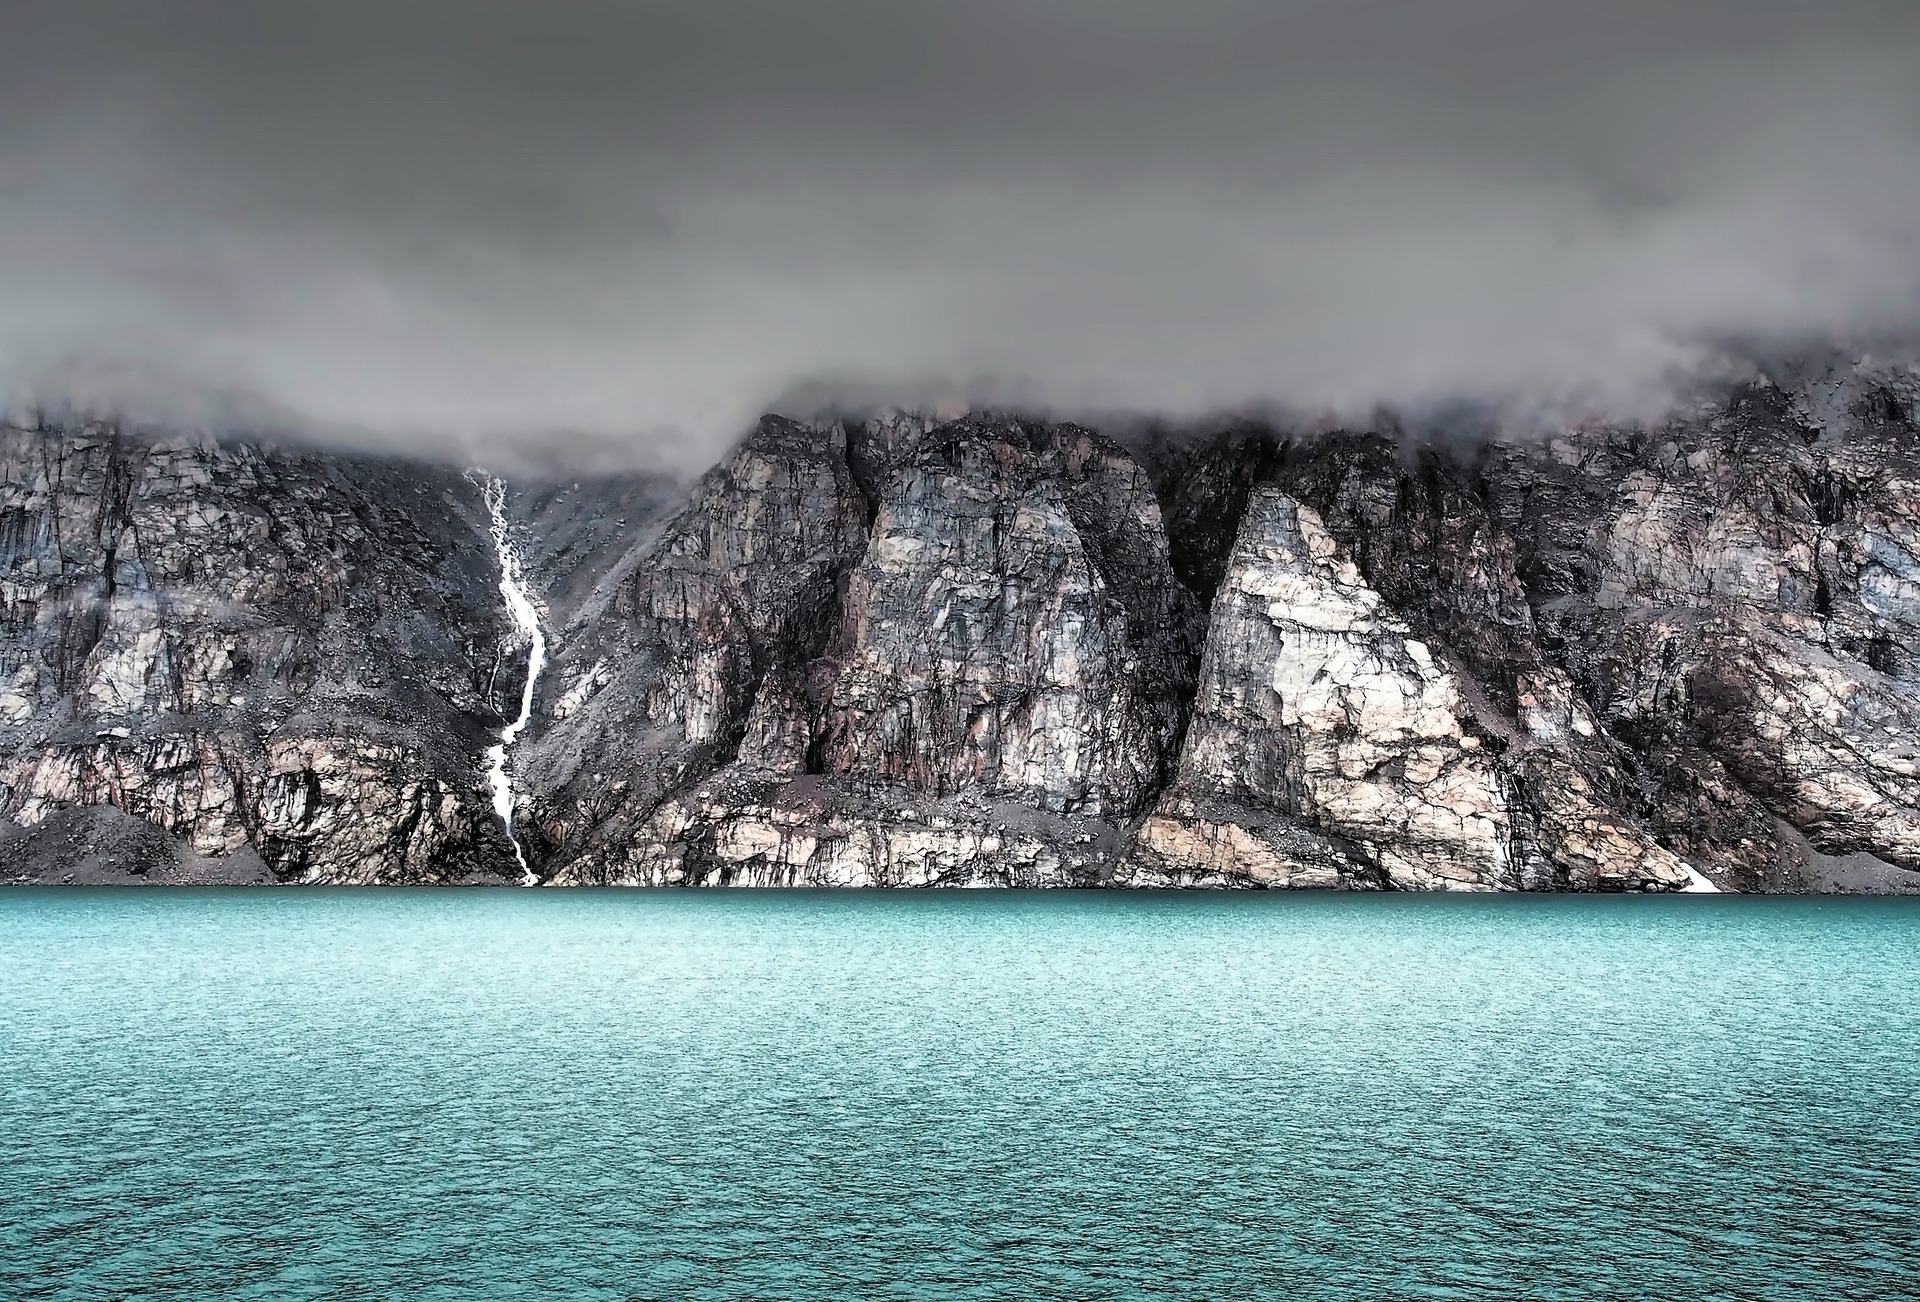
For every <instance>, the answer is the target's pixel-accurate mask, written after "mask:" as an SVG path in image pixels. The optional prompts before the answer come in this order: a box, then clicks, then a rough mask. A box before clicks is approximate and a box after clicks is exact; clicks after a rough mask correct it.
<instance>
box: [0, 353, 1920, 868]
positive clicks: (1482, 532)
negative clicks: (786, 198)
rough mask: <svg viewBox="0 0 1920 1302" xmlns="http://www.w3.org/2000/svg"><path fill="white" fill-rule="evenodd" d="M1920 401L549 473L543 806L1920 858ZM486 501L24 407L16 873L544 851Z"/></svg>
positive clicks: (546, 857) (6, 617)
mask: <svg viewBox="0 0 1920 1302" xmlns="http://www.w3.org/2000/svg"><path fill="white" fill-rule="evenodd" d="M1916 397H1920V379H1917V378H1916V376H1915V374H1914V373H1913V372H1912V371H1910V370H1904V369H1902V368H1900V367H1894V366H1887V365H1884V364H1878V363H1876V364H1872V365H1867V364H1851V365H1846V366H1841V365H1830V364H1826V363H1822V364H1821V365H1820V366H1814V367H1804V368H1802V369H1800V370H1798V371H1794V372H1791V373H1788V372H1782V373H1781V374H1780V375H1779V376H1777V377H1775V378H1774V379H1767V378H1765V377H1760V378H1756V379H1754V380H1753V381H1752V382H1751V383H1748V384H1745V385H1744V386H1742V387H1737V388H1733V389H1730V390H1728V391H1727V392H1725V393H1723V394H1722V395H1720V396H1719V397H1717V398H1714V399H1712V400H1710V401H1707V400H1703V401H1702V402H1700V403H1698V404H1697V405H1696V406H1694V407H1692V408H1689V409H1688V410H1686V411H1683V412H1681V413H1680V414H1678V415H1676V416H1675V417H1673V418H1672V419H1671V420H1668V421H1666V422H1665V423H1663V424H1661V425H1659V426H1657V427H1653V428H1647V429H1611V428H1603V427H1597V426H1596V427H1574V428H1567V429H1563V430H1560V431H1558V432H1557V433H1556V434H1554V435H1552V436H1551V437H1541V438H1534V439H1527V440H1518V441H1511V440H1510V441H1502V440H1497V439H1483V438H1477V437H1465V436H1462V437H1457V438H1455V439H1453V440H1452V441H1450V442H1446V443H1431V444H1430V443H1423V442H1420V441H1418V440H1414V439H1410V438H1409V437H1407V436H1405V435H1404V434H1402V433H1401V432H1399V431H1397V430H1394V429H1391V428H1387V429H1382V430H1375V431H1362V432H1333V433H1327V434H1318V435H1314V436H1312V437H1291V438H1289V437H1285V436H1282V435H1280V434H1278V433H1276V432H1274V431H1271V430H1267V429H1263V428H1261V427H1259V426H1257V425H1253V424H1241V425H1239V426H1236V427H1233V428H1229V429H1226V430H1223V431H1215V432H1212V433H1207V432H1201V431H1185V432H1167V431H1161V432H1158V433H1156V434H1153V435H1151V436H1147V437H1142V438H1139V439H1137V440H1135V442H1133V443H1131V444H1129V445H1127V446H1122V445H1120V444H1118V443H1116V442H1114V441H1113V440H1111V439H1109V438H1107V437H1103V436H1102V435H1101V434H1099V433H1097V432H1094V431H1091V430H1087V429H1083V428H1080V427H1077V426H1072V425H1065V424H1051V423H1045V422H1037V421H1029V420H1022V419H1013V418H1007V417H1000V416H993V415H986V414H972V415H964V414H963V415H960V416H958V417H957V418H952V419H948V418H943V417H941V416H938V415H934V414H928V413H892V414H887V415H882V416H876V417H873V418H870V419H864V420H852V419H846V420H841V419H832V420H824V419H823V420H819V421H814V422H812V423H801V422H796V421H792V420H786V419H782V418H779V417H768V418H767V419H765V420H764V421H763V422H762V423H761V424H760V425H759V427H758V428H757V429H756V430H755V431H754V432H753V433H752V434H751V435H749V436H748V437H747V438H746V439H745V440H744V441H743V442H742V444H741V445H740V446H739V447H738V448H737V449H736V450H735V451H734V452H733V453H732V454H731V455H729V456H728V458H727V459H726V460H725V461H723V462H722V464H721V465H719V466H718V467H716V468H715V469H714V470H713V471H711V472H710V473H709V474H707V475H706V476H704V477H703V478H702V479H701V480H700V481H699V482H698V483H697V484H694V485H693V486H692V487H691V488H690V489H688V490H685V491H682V490H680V489H678V488H676V487H675V486H673V485H672V484H671V483H669V482H667V481H665V480H662V479H660V478H658V477H654V476H647V475H636V474H624V473H622V474H607V475H586V476H579V475H576V476H573V477H567V478H562V477H557V476H555V477H550V478H549V479H547V480H541V481H537V482H531V481H530V482H527V483H523V484H515V485H512V486H511V491H510V493H509V500H508V515H509V517H510V521H511V542H512V544H513V545H514V546H516V547H517V548H518V549H519V552H520V555H521V557H522V558H523V562H524V568H525V572H526V574H527V575H528V576H529V578H530V581H531V582H532V584H533V586H534V588H535V589H536V591H535V592H534V597H535V602H536V605H537V606H538V607H539V613H540V616H541V622H542V627H543V630H544V632H545V634H546V636H547V640H548V643H549V646H550V650H551V660H550V663H549V665H548V667H547V671H546V673H545V674H544V675H543V676H542V677H541V678H540V680H539V683H538V690H537V692H536V699H535V712H534V722H533V724H532V726H531V727H530V728H529V729H528V730H527V731H526V733H525V734H524V735H523V736H522V737H521V738H520V739H519V741H518V742H517V743H516V744H515V745H514V746H513V747H512V748H511V750H510V751H509V753H508V757H507V763H508V766H509V768H510V771H511V775H512V778H513V790H514V792H515V794H516V797H517V807H516V830H517V831H518V832H519V834H520V836H521V840H522V844H523V846H524V848H525V850H526V853H527V856H528V861H529V863H530V866H531V867H532V869H533V871H534V873H535V875H536V876H537V877H538V878H539V879H540V880H541V881H543V882H546V883H549V884H556V885H558V884H599V883H607V884H616V883H618V884H652V885H680V884H708V885H722V884H731V885H763V886H774V885H849V886H933V885H1013V886H1088V885H1122V886H1137V887H1264V888H1330V889H1332V888H1339V889H1442V888H1445V889H1474V890H1505V889H1527V890H1669V889H1678V888H1682V887H1687V888H1695V887H1697V886H1698V885H1699V884H1700V883H1701V882H1702V881H1708V882H1711V883H1713V884H1714V885H1716V886H1718V887H1720V888H1722V889H1735V890H1788V891H1791V890H1852V889H1872V890H1902V889H1906V888H1907V887H1908V886H1909V885H1910V880H1909V879H1910V878H1911V879H1913V880H1920V768H1917V767H1916V766H1917V765H1920V754H1916V747H1917V746H1920V658H1917V657H1916V655H1915V652H1914V648H1915V647H1916V646H1920V433H1917V432H1916V427H1915V399H1916ZM487 526H488V517H487V513H486V511H485V509H484V506H483V504H482V502H481V500H480V495H479V491H478V487H477V485H476V483H475V482H473V481H472V480H470V479H469V478H468V477H466V476H465V475H463V474H461V473H459V472H458V471H455V470H451V469H445V468H435V467H431V466H424V465H417V464H411V463H406V462H400V461H393V460H380V459H377V458H365V457H352V456H346V455H340V454H329V453H323V452H318V451H312V450H300V449H295V448H287V447H279V446H273V445H269V444H265V443H261V442H258V441H255V442H247V441H232V440H216V439H211V438H201V437H171V436H168V437H145V436H135V435H132V434H126V433H123V432H121V431H118V430H116V429H115V428H113V427H111V426H108V425H99V424H94V425H87V424H72V425H68V426H62V427H60V428H51V429H35V430H26V429H9V430H6V431H4V433H0V859H4V863H5V866H6V868H7V870H8V871H7V872H6V873H5V874H0V875H4V876H6V877H7V878H8V879H9V880H23V879H24V880H64V879H66V878H67V877H72V878H74V880H76V881H78V880H103V881H104V880H122V879H124V880H150V881H174V880H213V879H222V880H225V879H231V880H253V879H257V878H265V879H269V880H275V881H290V882H291V881H307V882H400V881H430V882H455V881H505V880H511V879H512V876H513V873H514V864H513V856H512V852H511V848H510V847H509V845H508V843H507V842H506V840H505V838H504V837H503V835H502V834H501V830H500V828H499V826H498V820H497V819H496V818H494V817H493V816H492V811H491V809H490V808H489V802H488V793H487V790H486V783H485V779H484V776H483V773H482V752H483V751H484V750H485V749H486V748H487V747H488V746H489V745H491V744H492V743H493V742H494V740H495V739H496V734H497V732H498V729H499V727H500V725H501V721H502V718H501V716H502V714H503V713H504V712H505V710H506V709H508V708H510V707H513V706H515V705H516V704H517V700H518V696H519V692H520V688H521V685H522V683H523V681H524V674H525V662H526V649H527V641H526V638H525V637H524V635H523V634H521V633H520V632H519V631H518V630H516V628H515V627H514V625H513V622H512V621H511V619H510V618H509V617H508V614H507V611H506V610H505V609H504V606H503V602H502V600H501V594H500V592H499V588H498V582H499V573H498V562H497V558H496V555H495V553H494V549H493V544H492V541H491V539H490V537H489V535H488V527H487ZM143 865H144V867H143ZM136 870H138V871H136Z"/></svg>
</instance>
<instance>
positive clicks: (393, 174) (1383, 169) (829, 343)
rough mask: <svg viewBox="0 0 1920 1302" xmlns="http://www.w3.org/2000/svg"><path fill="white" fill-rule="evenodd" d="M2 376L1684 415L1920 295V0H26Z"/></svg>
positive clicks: (1, 13) (383, 416) (276, 406)
mask: <svg viewBox="0 0 1920 1302" xmlns="http://www.w3.org/2000/svg"><path fill="white" fill-rule="evenodd" d="M0 48H4V49H6V51H7V52H8V76H7V77H6V79H5V80H4V81H3V82H0V396H3V397H4V398H5V399H6V400H7V401H9V402H12V403H15V404H20V403H26V402H56V403H59V402H71V403H78V404H80V405H84V406H93V407H100V406H107V407H123V408H129V409H149V410H153V411H156V412H170V413H174V414H175V415H177V416H178V417H180V418H187V419H196V420H202V421H211V422H216V423H218V422H247V421H269V422H288V423H297V424H305V425H310V426H313V427H317V428H339V429H351V430H355V431H358V432H359V433H360V434H361V435H362V436H364V437H368V438H372V439H376V440H384V441H387V442H391V443H395V444H408V443H417V444H430V443H434V442H436V441H438V442H444V441H446V440H454V441H455V442H461V441H465V442H468V443H471V444H475V445H478V446H482V447H485V446H497V445H501V444H507V445H511V444H513V443H514V442H515V441H524V442H532V443H536V444H537V443H540V442H542V441H543V440H550V439H551V438H552V437H553V436H554V434H555V433H556V432H565V431H573V432H579V433H582V434H584V435H589V436H595V437H598V438H601V439H614V440H622V441H625V442H627V443H628V444H630V445H631V446H632V447H634V448H635V449H636V451H638V452H640V453H643V454H644V455H645V456H647V457H650V458H652V459H655V460H662V459H664V460H666V461H669V462H675V463H680V464H693V463H696V462H698V461H701V460H704V459H705V458H706V457H708V456H709V455H710V454H711V453H712V452H713V450H714V449H715V447H716V446H717V445H718V444H720V443H722V442H724V441H726V440H727V439H729V438H731V437H732V436H733V435H734V434H736V433H737V432H738V430H739V429H740V428H742V426H743V425H744V424H745V422H747V421H748V420H750V419H751V417H752V416H753V415H754V414H755V413H757V412H758V411H760V410H762V409H764V408H766V407H768V406H770V405H777V404H780V403H782V402H786V403H789V404H791V403H795V402H800V401H814V400H818V399H820V398H822V397H834V396H841V397H846V398H850V399H851V398H862V397H867V396H871V395H884V396H886V397H889V398H895V399H902V400H935V399H949V398H953V397H962V398H967V399H972V400H976V401H998V402H1012V403H1024V404H1036V405H1048V406H1053V407H1066V408H1099V409H1108V410H1112V409H1120V410H1135V411H1142V412H1154V413H1162V414H1166V415H1171V416H1176V417H1177V416H1186V415H1193V414H1198V413H1203V412H1207V411H1212V410H1216V409H1220V408H1234V407H1242V406H1247V405H1260V404H1283V405H1285V406H1287V407H1289V408H1291V409H1295V410H1307V411H1320V410H1333V411H1363V410H1367V409H1370V408H1372V407H1373V406H1375V405H1378V404H1389V405H1395V406H1401V407H1418V406H1420V405H1422V404H1436V403H1445V402H1449V401H1454V400H1460V399H1471V400H1477V401H1488V402H1500V403H1508V404H1515V405H1517V406H1521V407H1524V406H1526V405H1527V404H1544V405H1547V406H1549V407H1553V406H1556V405H1557V406H1560V407H1565V408H1567V409H1578V410H1592V411H1595V412H1603V413H1607V414H1638V413H1641V412H1643V411H1645V410H1646V409H1647V408H1648V407H1649V405H1650V404H1657V403H1658V402H1659V401H1660V400H1661V397H1662V395H1663V394H1664V393H1666V392H1667V386H1668V385H1669V384H1670V383H1672V381H1673V379H1674V377H1675V376H1676V375H1685V374H1688V373H1691V372H1694V371H1697V370H1698V369H1699V368H1701V367H1703V366H1708V365H1710V364H1711V362H1712V359H1713V357H1714V355H1715V351H1716V349H1718V348H1719V347H1720V346H1722V345H1723V344H1725V343H1726V341H1728V340H1730V339H1735V338H1737V339H1741V340H1745V341H1749V342H1752V341H1759V342H1761V343H1763V344H1764V343H1768V342H1779V343H1781V344H1783V345H1791V344H1795V343H1798V342H1801V341H1805V340H1809V339H1813V340H1832V339H1845V338H1856V337H1868V336H1876V335H1886V334H1895V335H1898V334H1903V333H1910V332H1912V331H1913V329H1914V327H1915V325H1916V318H1920V6H1915V5H1914V4H1912V3H1911V0H1886V2H1884V3H1883V2H1876V0H1833V2H1832V3H1828V4H1825V5H1820V6H1811V5H1806V4H1804V3H1785V2H1784V0H1609V2H1607V3H1588V2H1587V0H1557V2H1556V0H1531V2H1528V0H1344V2H1343V3H1338V4H1335V3H1308V2H1305V0H1182V3H1178V4H1174V3H1157V4H1148V3H1142V2H1140V0H978V2H977V3H972V4H966V5H952V4H926V3H919V2H918V0H890V2H889V0H825V2H823V3H809V4H792V3H775V2H773V0H695V2H690V3H677V2H676V3H650V2H647V0H631V2H626V3H622V2H620V0H545V2H544V3H537V4H536V3H532V2H531V0H528V2H525V3H505V2H503V0H377V2H376V0H332V2H331V3H326V4H317V3H316V4H275V5H259V4H252V3H238V2H237V0H175V2H174V3H169V4H164V5H156V4H152V3H147V2H145V0H48V2H46V3H40V2H38V0H27V2H26V3H16V4H10V5H6V6H4V7H3V8H0Z"/></svg>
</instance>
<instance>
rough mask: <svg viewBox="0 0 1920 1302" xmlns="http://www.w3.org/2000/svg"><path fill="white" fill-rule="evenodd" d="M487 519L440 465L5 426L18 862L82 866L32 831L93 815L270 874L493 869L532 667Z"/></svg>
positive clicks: (1, 519)
mask: <svg viewBox="0 0 1920 1302" xmlns="http://www.w3.org/2000/svg"><path fill="white" fill-rule="evenodd" d="M483 526H484V512H483V511H482V509H481V507H480V505H479V502H478V496H477V491H476V490H475V489H474V488H473V486H472V485H471V484H469V483H467V482H466V481H465V480H464V479H462V477H461V476H460V475H459V474H457V473H455V472H449V471H445V470H441V469H437V468H434V467H429V466H421V465H406V464H400V463H393V462H385V461H379V460H355V459H353V458H348V457H341V456H336V455H323V454H316V453H305V452H298V451H292V450H287V449H277V448H272V447H267V446H262V445H254V444H244V443H226V442H216V441H214V440H211V439H204V438H137V437H130V436H123V435H122V434H121V433H120V432H118V431H117V430H115V429H113V428H111V427H106V426H98V425H83V426H75V427H70V428H58V429H32V430H29V429H19V428H7V429H5V430H3V431H0V818H4V820H5V822H6V823H7V824H8V825H11V827H13V828H15V829H22V830H24V831H25V832H26V833H27V835H24V836H16V837H14V838H13V839H12V840H11V841H10V842H9V843H8V854H7V865H6V869H5V871H6V874H7V875H8V876H10V877H15V878H18V877H37V876H40V875H41V874H42V873H46V874H49V879H50V880H62V879H63V878H64V876H65V875H66V870H65V868H63V867H62V863H63V862H64V859H63V858H62V855H65V853H66V852H65V851H61V852H60V853H59V854H55V853H54V852H53V851H52V850H49V849H47V848H46V847H48V846H52V845H53V844H54V843H55V842H57V841H60V840H61V838H60V837H57V836H54V835H53V831H54V830H55V829H52V828H50V829H49V832H48V835H46V836H44V837H41V836H36V835H33V830H34V829H37V828H40V827H41V826H43V825H45V824H47V823H48V821H49V820H52V819H56V817H58V816H63V815H65V814H66V811H72V810H85V809H107V810H112V811H118V813H120V814H123V815H128V816H131V817H132V818H134V819H138V820H141V821H142V822H144V823H145V824H149V825H151V826H152V827H154V828H157V829H159V830H161V831H163V832H166V833H169V834H171V838H172V840H173V841H175V842H177V843H178V845H177V851H176V850H170V851H169V852H168V854H169V855H171V856H172V857H173V858H175V859H178V858H179V856H180V855H186V856H188V857H189V858H190V859H192V860H194V861H201V860H206V859H209V858H211V859H222V858H227V857H231V856H240V857H242V858H245V859H247V860H249V861H251V862H253V863H255V864H257V865H258V866H259V867H260V868H261V869H262V871H263V873H264V875H265V876H266V877H267V878H269V879H271V880H278V881H294V882H377V881H454V880H459V879H462V878H464V877H468V876H471V875H475V874H481V875H485V874H489V873H492V872H495V871H497V870H498V869H499V866H500V863H501V858H502V855H503V854H504V853H505V852H506V847H505V844H504V841H503V840H502V839H501V838H500V836H499V834H498V831H497V829H496V828H495V826H494V823H493V820H492V819H491V817H490V811H489V810H488V807H487V800H486V795H485V792H484V790H483V789H482V786H481V783H480V782H479V779H478V771H477V767H476V763H475V760H476V757H477V753H478V751H479V749H480V747H481V746H482V745H484V740H483V739H484V736H485V734H486V731H487V729H488V728H489V727H497V726H498V724H497V718H498V709H497V707H496V704H495V702H496V701H497V700H507V699H510V697H511V691H510V683H509V682H508V681H506V680H507V679H510V678H511V674H510V672H509V673H508V674H507V675H505V677H504V678H503V675H502V674H501V673H500V672H499V671H500V669H501V668H502V666H501V664H500V663H498V657H497V655H496V652H497V650H498V648H499V644H500V641H501V639H502V638H504V637H505V636H506V632H507V628H508V625H507V624H506V622H505V621H504V619H503V618H502V612H501V611H499V610H498V609H497V595H496V594H495V593H494V590H493V587H492V585H493V577H492V570H491V567H492V559H491V555H490V553H489V551H488V549H487V548H486V547H485V545H484V533H483ZM95 821H96V822H99V820H97V819H96V820H95ZM58 826H61V827H68V828H69V829H71V828H72V827H77V826H79V825H78V824H75V823H74V822H73V819H72V817H70V816H67V817H59V823H58ZM99 826H100V827H103V828H104V827H106V826H107V824H106V823H99ZM115 826H116V827H117V826H119V824H115ZM121 830H122V831H124V828H122V829H121ZM102 835H103V836H104V835H105V833H102ZM115 835H118V833H116V834H115ZM66 839H67V840H72V837H67V838H66ZM108 839H109V840H111V839H112V838H108ZM119 840H120V841H121V842H124V843H125V846H126V847H127V848H125V849H123V850H122V851H121V852H120V854H119V856H118V857H119V858H122V859H127V860H129V866H131V867H137V866H139V865H138V864H137V863H134V862H131V861H133V860H137V859H139V858H142V857H151V856H150V855H149V852H146V851H141V850H140V849H139V848H138V847H139V844H140V840H139V838H131V839H129V838H127V837H124V836H122V837H120V838H119ZM67 857H68V858H72V857H73V856H67ZM86 857H87V856H85V855H79V857H78V858H77V859H75V862H80V861H83V860H85V859H86ZM159 857H162V858H164V857H167V856H159ZM236 862H238V860H236ZM56 870H58V871H57V872H56ZM83 875H84V874H83ZM216 876H217V874H216Z"/></svg>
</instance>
